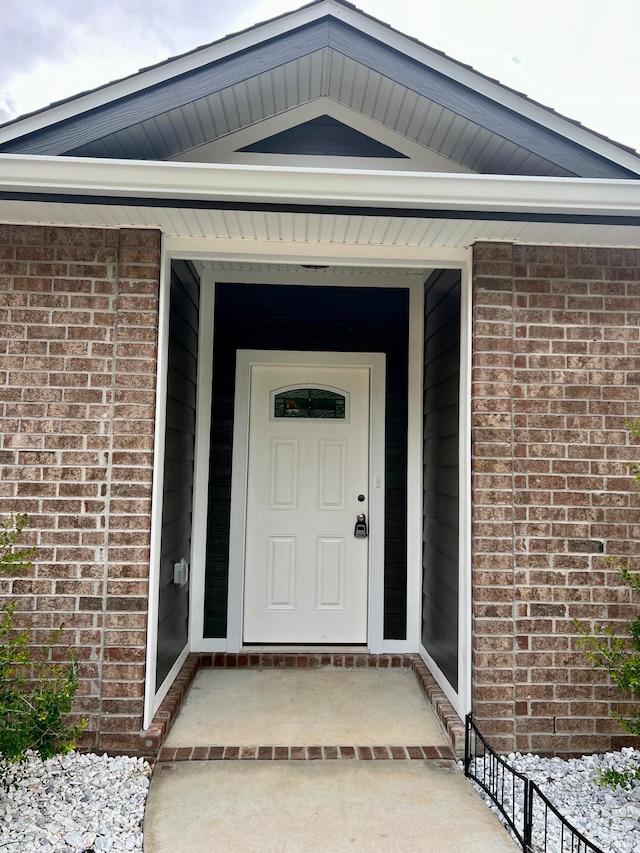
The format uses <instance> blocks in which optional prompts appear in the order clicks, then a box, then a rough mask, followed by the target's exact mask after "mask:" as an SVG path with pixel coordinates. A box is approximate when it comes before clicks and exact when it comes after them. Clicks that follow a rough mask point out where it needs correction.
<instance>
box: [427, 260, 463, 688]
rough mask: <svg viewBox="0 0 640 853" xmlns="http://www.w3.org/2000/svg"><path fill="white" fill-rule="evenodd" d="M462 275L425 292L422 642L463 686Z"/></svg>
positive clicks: (433, 281) (445, 276) (442, 278)
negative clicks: (460, 626) (460, 618)
mask: <svg viewBox="0 0 640 853" xmlns="http://www.w3.org/2000/svg"><path fill="white" fill-rule="evenodd" d="M459 387H460V273H459V272H458V271H457V270H448V271H441V272H436V273H434V274H433V275H432V276H431V277H430V278H429V280H428V281H427V283H426V285H425V345H424V481H423V484H424V485H423V488H424V503H423V606H422V643H423V645H424V647H425V648H426V650H427V651H428V652H429V654H430V655H431V656H432V658H433V659H434V660H435V661H436V663H437V664H438V666H439V667H440V669H441V670H442V672H443V673H444V675H445V676H446V677H447V679H448V681H449V682H450V684H451V685H452V687H454V688H455V689H457V686H458V532H459V520H458V505H459V495H458V488H459V486H458V482H459V481H458V476H459V451H458V442H459V402H458V395H459Z"/></svg>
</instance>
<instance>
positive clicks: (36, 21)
mask: <svg viewBox="0 0 640 853" xmlns="http://www.w3.org/2000/svg"><path fill="white" fill-rule="evenodd" d="M2 17H3V49H2V51H1V52H0V80H1V81H2V83H1V85H0V121H2V120H5V121H6V120H8V119H10V118H12V117H14V116H15V115H17V114H18V113H25V112H29V111H31V110H34V109H37V108H39V107H41V106H45V105H47V104H48V103H50V102H51V101H54V100H60V99H63V98H66V97H70V96H72V95H74V94H76V93H78V92H80V91H86V90H87V89H91V88H94V87H96V86H99V85H102V84H104V83H108V82H110V81H111V80H113V79H117V78H119V77H123V76H127V75H128V74H133V73H135V72H136V71H137V70H138V69H139V68H141V67H144V66H147V65H153V64H155V63H157V62H161V61H163V60H164V59H167V58H168V57H170V56H173V55H176V54H179V53H184V52H186V51H189V50H192V49H193V48H195V47H196V46H198V45H200V44H207V43H208V42H210V41H215V40H216V39H218V38H220V37H222V36H223V35H224V34H225V33H226V32H229V31H233V30H237V29H238V26H237V21H238V8H237V5H236V3H235V2H234V0H215V2H211V0H173V2H172V0H153V3H151V2H150V0H102V2H101V3H93V2H87V0H56V2H55V3H51V0H28V2H25V0H3V11H2ZM43 84H44V85H43Z"/></svg>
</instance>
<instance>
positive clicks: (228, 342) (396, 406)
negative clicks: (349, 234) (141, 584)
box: [204, 284, 409, 640]
mask: <svg viewBox="0 0 640 853" xmlns="http://www.w3.org/2000/svg"><path fill="white" fill-rule="evenodd" d="M408 323H409V295H408V291H407V290H405V289H404V288H382V287H376V288H364V287H362V288H360V287H358V288H351V287H308V286H306V287H305V286H301V287H297V286H295V285H284V286H279V285H266V284H255V285H253V284H245V285H236V284H219V285H217V286H216V307H215V327H214V341H215V354H214V368H213V372H214V376H213V407H212V418H211V459H210V469H209V520H208V538H207V570H206V589H205V611H204V622H205V637H224V636H226V631H227V584H228V574H229V506H230V498H231V450H232V447H231V445H232V438H233V400H234V392H235V366H236V351H237V350H238V349H276V350H277V349H292V350H306V351H313V350H318V351H323V350H324V351H326V350H335V351H339V352H384V353H385V355H386V376H387V388H386V403H385V433H386V436H385V441H386V490H385V499H386V511H385V552H384V567H385V568H384V636H385V638H386V639H390V640H403V639H404V638H405V637H406V622H407V571H406V568H407V503H406V493H407V387H408V386H407V370H408V367H407V365H408V350H407V339H408Z"/></svg>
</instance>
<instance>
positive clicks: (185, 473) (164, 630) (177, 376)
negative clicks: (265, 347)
mask: <svg viewBox="0 0 640 853" xmlns="http://www.w3.org/2000/svg"><path fill="white" fill-rule="evenodd" d="M199 296H200V284H199V281H198V278H197V276H196V274H195V272H194V270H193V268H192V267H191V266H190V265H189V264H187V263H185V262H183V261H178V262H174V264H173V266H172V270H171V308H170V319H169V359H168V379H167V426H166V446H165V462H164V492H163V495H164V500H163V510H162V545H161V557H160V598H159V609H158V652H157V674H156V687H159V686H160V685H161V684H162V682H163V680H164V679H165V678H166V676H167V674H168V673H169V671H170V669H171V667H172V666H173V664H174V663H175V662H176V660H177V658H178V656H179V655H180V652H181V651H182V650H183V649H184V647H185V646H186V644H187V639H188V620H189V584H187V585H186V586H184V587H179V586H177V585H176V584H174V583H173V564H174V563H175V562H178V561H179V560H180V558H181V557H185V558H186V559H187V561H189V562H190V561H191V516H192V510H193V462H194V447H195V431H196V372H197V366H198V305H199Z"/></svg>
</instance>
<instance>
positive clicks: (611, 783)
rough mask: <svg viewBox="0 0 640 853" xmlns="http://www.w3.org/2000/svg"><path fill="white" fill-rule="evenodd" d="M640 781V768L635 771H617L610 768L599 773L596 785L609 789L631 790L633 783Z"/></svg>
mask: <svg viewBox="0 0 640 853" xmlns="http://www.w3.org/2000/svg"><path fill="white" fill-rule="evenodd" d="M639 779H640V767H636V768H634V769H633V770H632V769H629V770H616V769H615V768H614V767H610V768H608V769H607V770H601V771H600V773H598V776H597V778H596V784H597V785H603V786H606V787H609V788H626V789H627V790H629V789H630V788H631V786H632V785H633V783H634V782H637V781H638V780H639Z"/></svg>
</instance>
